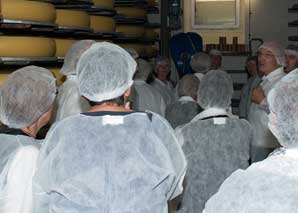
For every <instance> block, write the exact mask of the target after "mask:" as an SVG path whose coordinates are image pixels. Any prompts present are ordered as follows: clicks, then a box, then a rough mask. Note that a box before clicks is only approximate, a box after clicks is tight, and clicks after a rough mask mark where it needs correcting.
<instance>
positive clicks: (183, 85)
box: [178, 75, 200, 98]
mask: <svg viewBox="0 0 298 213" xmlns="http://www.w3.org/2000/svg"><path fill="white" fill-rule="evenodd" d="M199 85H200V80H199V79H198V78H197V77H196V76H195V75H185V76H183V78H182V79H181V80H180V81H179V84H178V96H179V97H181V96H191V97H193V98H194V97H196V96H197V94H198V90H199Z"/></svg>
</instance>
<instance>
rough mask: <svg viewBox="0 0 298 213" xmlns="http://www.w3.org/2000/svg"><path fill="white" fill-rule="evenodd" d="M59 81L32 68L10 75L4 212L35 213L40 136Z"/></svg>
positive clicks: (1, 114) (2, 157) (2, 93)
mask: <svg viewBox="0 0 298 213" xmlns="http://www.w3.org/2000/svg"><path fill="white" fill-rule="evenodd" d="M55 96H56V80H55V78H54V76H53V75H52V73H51V72H50V71H49V70H46V69H44V68H41V67H36V66H28V67H24V68H21V69H19V70H17V71H15V72H13V73H12V74H10V75H9V76H8V77H7V79H6V80H5V81H4V83H3V85H2V87H1V89H0V121H1V123H2V124H4V125H5V126H1V128H0V212H1V213H32V211H33V194H32V178H33V175H34V172H35V169H36V163H37V162H36V161H37V158H38V154H39V142H38V141H37V140H36V139H35V138H36V135H37V132H38V131H39V130H40V129H41V128H42V127H43V126H45V125H46V124H47V123H48V121H49V120H50V117H51V113H52V108H53V103H54V100H55Z"/></svg>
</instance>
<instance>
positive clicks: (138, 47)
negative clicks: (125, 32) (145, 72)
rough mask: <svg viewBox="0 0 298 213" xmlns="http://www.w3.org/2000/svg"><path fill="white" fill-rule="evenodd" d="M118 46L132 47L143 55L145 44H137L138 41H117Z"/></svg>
mask: <svg viewBox="0 0 298 213" xmlns="http://www.w3.org/2000/svg"><path fill="white" fill-rule="evenodd" d="M118 45H119V46H120V47H122V48H124V49H128V48H131V49H134V50H135V51H137V53H138V54H139V55H140V56H143V55H145V45H143V44H138V43H119V44H118Z"/></svg>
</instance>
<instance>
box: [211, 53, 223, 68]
mask: <svg viewBox="0 0 298 213" xmlns="http://www.w3.org/2000/svg"><path fill="white" fill-rule="evenodd" d="M209 56H210V62H211V64H210V69H212V70H217V69H220V68H221V64H222V53H221V51H219V50H217V49H212V50H210V52H209Z"/></svg>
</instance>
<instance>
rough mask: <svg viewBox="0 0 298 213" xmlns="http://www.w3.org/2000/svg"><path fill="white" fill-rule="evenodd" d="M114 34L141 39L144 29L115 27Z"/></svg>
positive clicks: (141, 27)
mask: <svg viewBox="0 0 298 213" xmlns="http://www.w3.org/2000/svg"><path fill="white" fill-rule="evenodd" d="M116 32H119V33H123V34H124V35H125V36H127V37H143V36H144V34H145V28H144V27H143V26H142V25H126V24H121V25H116Z"/></svg>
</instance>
